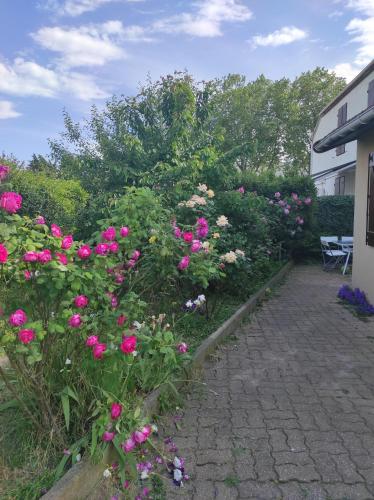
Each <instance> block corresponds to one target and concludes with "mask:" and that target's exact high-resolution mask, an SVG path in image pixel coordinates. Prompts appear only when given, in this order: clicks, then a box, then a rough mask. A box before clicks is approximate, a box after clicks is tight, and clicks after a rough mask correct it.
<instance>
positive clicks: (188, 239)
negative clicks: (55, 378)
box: [182, 231, 193, 243]
mask: <svg viewBox="0 0 374 500" xmlns="http://www.w3.org/2000/svg"><path fill="white" fill-rule="evenodd" d="M182 237H183V240H184V241H185V242H186V243H191V242H192V240H193V233H192V232H191V231H185V232H184V233H182Z"/></svg>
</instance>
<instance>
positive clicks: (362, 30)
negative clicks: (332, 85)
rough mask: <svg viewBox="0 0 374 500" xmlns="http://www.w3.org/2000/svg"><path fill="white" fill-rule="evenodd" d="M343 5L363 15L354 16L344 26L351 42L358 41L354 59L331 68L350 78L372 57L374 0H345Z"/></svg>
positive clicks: (373, 48) (373, 47) (373, 53)
mask: <svg viewBox="0 0 374 500" xmlns="http://www.w3.org/2000/svg"><path fill="white" fill-rule="evenodd" d="M345 6H346V7H347V8H348V9H351V10H355V11H356V12H357V13H358V14H361V15H363V17H361V18H358V17H355V18H353V19H351V21H350V22H349V23H348V24H347V26H346V28H345V29H346V31H348V33H349V35H350V36H351V37H352V38H351V41H352V42H353V43H358V48H357V53H356V57H355V59H354V61H352V62H342V63H339V64H337V65H336V66H335V68H333V71H335V72H336V73H337V74H338V75H339V76H344V77H345V78H347V80H349V81H350V80H352V78H354V77H355V76H356V75H357V74H358V73H359V72H360V71H361V70H362V69H363V67H364V66H366V65H367V64H368V63H369V62H370V61H371V60H372V59H373V58H374V0H346V3H345Z"/></svg>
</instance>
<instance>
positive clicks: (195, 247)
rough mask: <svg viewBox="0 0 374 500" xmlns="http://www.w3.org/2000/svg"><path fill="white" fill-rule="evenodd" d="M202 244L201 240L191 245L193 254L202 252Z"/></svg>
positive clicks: (194, 241)
mask: <svg viewBox="0 0 374 500" xmlns="http://www.w3.org/2000/svg"><path fill="white" fill-rule="evenodd" d="M201 247H202V244H201V241H200V240H193V242H192V245H191V252H193V253H196V252H198V251H199V250H201Z"/></svg>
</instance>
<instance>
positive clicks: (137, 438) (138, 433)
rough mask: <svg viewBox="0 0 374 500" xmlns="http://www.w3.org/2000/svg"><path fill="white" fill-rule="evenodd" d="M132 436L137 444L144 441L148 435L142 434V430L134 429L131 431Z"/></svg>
mask: <svg viewBox="0 0 374 500" xmlns="http://www.w3.org/2000/svg"><path fill="white" fill-rule="evenodd" d="M132 437H133V439H134V441H135V443H137V444H142V443H145V442H146V441H147V438H148V436H146V435H145V434H143V432H142V431H135V432H134V433H133V435H132Z"/></svg>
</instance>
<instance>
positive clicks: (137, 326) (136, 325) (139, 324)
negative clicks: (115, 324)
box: [133, 321, 142, 330]
mask: <svg viewBox="0 0 374 500" xmlns="http://www.w3.org/2000/svg"><path fill="white" fill-rule="evenodd" d="M133 325H134V326H135V328H136V329H137V330H140V329H141V327H142V324H141V323H139V321H134V323H133Z"/></svg>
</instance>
